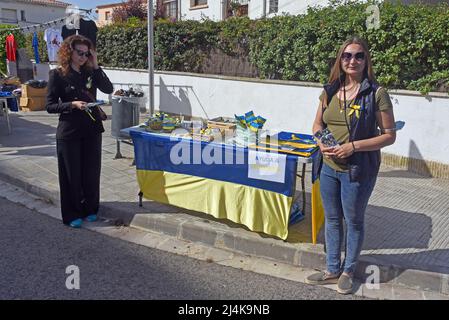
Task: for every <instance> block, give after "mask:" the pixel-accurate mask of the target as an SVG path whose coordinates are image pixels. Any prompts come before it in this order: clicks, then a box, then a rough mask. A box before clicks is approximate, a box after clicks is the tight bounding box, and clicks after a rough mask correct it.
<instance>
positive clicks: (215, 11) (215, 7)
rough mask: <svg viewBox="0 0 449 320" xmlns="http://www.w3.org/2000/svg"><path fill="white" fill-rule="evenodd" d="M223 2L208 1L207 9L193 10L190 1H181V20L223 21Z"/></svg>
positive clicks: (220, 0) (216, 0)
mask: <svg viewBox="0 0 449 320" xmlns="http://www.w3.org/2000/svg"><path fill="white" fill-rule="evenodd" d="M222 1H223V0H208V1H207V6H208V7H207V8H204V9H191V8H190V0H180V5H181V8H180V11H181V20H201V19H202V17H207V18H208V19H211V20H213V21H220V20H223V13H222V8H223V6H222Z"/></svg>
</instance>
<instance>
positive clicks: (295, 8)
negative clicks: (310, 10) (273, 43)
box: [248, 0, 329, 19]
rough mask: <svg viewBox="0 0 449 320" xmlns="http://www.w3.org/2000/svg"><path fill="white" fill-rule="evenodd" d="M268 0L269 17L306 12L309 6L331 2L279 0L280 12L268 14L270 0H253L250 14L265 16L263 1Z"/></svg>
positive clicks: (266, 0) (255, 16) (252, 17)
mask: <svg viewBox="0 0 449 320" xmlns="http://www.w3.org/2000/svg"><path fill="white" fill-rule="evenodd" d="M264 1H265V2H266V14H267V17H272V16H275V15H281V14H283V13H288V14H290V15H297V14H303V13H306V11H307V7H308V6H311V7H314V6H326V5H328V4H329V1H328V0H278V12H277V13H275V14H268V10H269V2H270V1H269V0H251V1H249V3H248V16H249V18H251V19H258V18H262V17H263V9H264V7H263V3H264Z"/></svg>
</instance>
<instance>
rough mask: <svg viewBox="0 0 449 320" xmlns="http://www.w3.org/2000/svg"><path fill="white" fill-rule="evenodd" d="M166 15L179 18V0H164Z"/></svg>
mask: <svg viewBox="0 0 449 320" xmlns="http://www.w3.org/2000/svg"><path fill="white" fill-rule="evenodd" d="M164 10H165V16H166V17H169V18H174V19H177V17H178V0H164Z"/></svg>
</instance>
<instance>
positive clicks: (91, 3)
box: [61, 0, 124, 9]
mask: <svg viewBox="0 0 449 320" xmlns="http://www.w3.org/2000/svg"><path fill="white" fill-rule="evenodd" d="M61 1H62V2H67V3H71V4H73V5H76V6H78V7H80V8H82V9H91V8H95V7H96V6H99V5H102V4H109V3H120V2H124V1H122V0H61Z"/></svg>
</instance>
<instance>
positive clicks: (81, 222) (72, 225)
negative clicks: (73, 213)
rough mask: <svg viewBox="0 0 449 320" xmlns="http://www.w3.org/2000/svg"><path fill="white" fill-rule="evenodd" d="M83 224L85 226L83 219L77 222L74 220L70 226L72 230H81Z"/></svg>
mask: <svg viewBox="0 0 449 320" xmlns="http://www.w3.org/2000/svg"><path fill="white" fill-rule="evenodd" d="M82 224H83V220H81V219H76V220H73V221H72V222H70V224H69V225H70V226H71V227H72V228H81V226H82Z"/></svg>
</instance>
